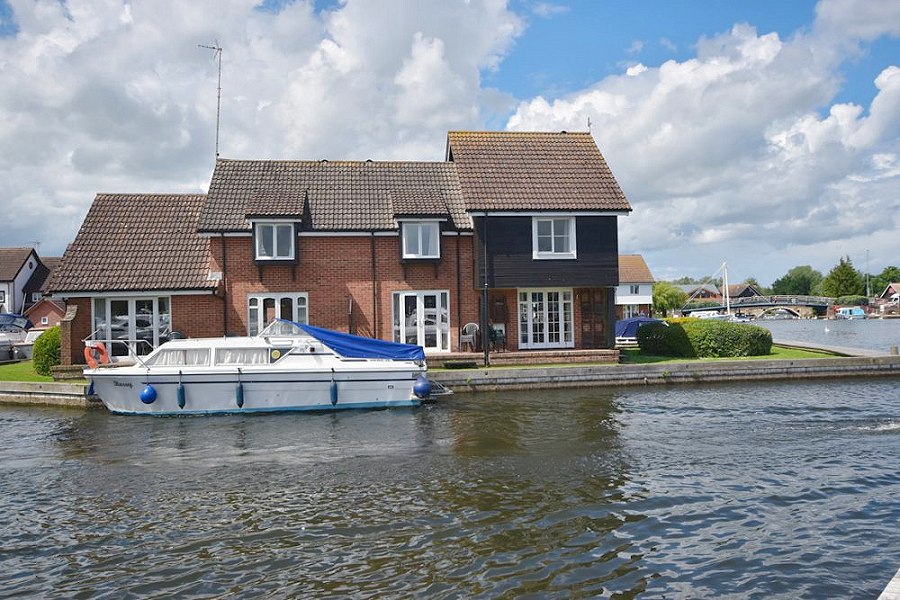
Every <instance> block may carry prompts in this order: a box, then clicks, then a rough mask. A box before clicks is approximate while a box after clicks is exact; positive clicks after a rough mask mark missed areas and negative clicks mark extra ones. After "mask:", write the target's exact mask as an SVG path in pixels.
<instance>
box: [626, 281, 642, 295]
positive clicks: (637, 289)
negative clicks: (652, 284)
mask: <svg viewBox="0 0 900 600" xmlns="http://www.w3.org/2000/svg"><path fill="white" fill-rule="evenodd" d="M628 293H629V294H631V295H632V296H637V295H638V294H640V293H641V285H640V284H638V285H629V286H628Z"/></svg>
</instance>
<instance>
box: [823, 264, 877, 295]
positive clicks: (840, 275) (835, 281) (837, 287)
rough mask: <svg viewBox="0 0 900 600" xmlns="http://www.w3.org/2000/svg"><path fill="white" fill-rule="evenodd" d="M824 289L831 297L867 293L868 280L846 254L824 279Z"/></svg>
mask: <svg viewBox="0 0 900 600" xmlns="http://www.w3.org/2000/svg"><path fill="white" fill-rule="evenodd" d="M822 290H823V291H824V292H825V295H826V296H829V297H831V298H837V297H839V296H862V295H864V294H865V293H866V282H865V281H864V280H863V276H862V275H861V274H860V272H859V271H857V270H856V269H855V268H854V267H853V262H852V261H851V260H850V257H849V256H846V257H844V258H842V259H840V262H839V263H838V264H836V265H835V266H834V268H832V269H831V271H829V272H828V275H826V276H825V279H823V280H822Z"/></svg>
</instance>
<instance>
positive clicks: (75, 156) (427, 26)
mask: <svg viewBox="0 0 900 600" xmlns="http://www.w3.org/2000/svg"><path fill="white" fill-rule="evenodd" d="M258 4H259V2H258V0H199V1H196V2H187V3H186V2H180V1H176V0H153V1H152V2H151V1H150V0H136V1H128V0H68V1H67V2H65V3H61V2H58V1H56V0H39V1H37V2H34V1H32V0H14V1H13V2H11V5H12V8H13V12H14V18H15V21H16V23H17V24H18V33H17V34H16V35H15V36H7V37H0V210H2V211H3V212H4V213H5V214H8V215H10V217H9V218H8V219H5V220H4V221H3V222H2V223H0V244H2V245H4V246H10V245H18V244H23V245H24V244H27V243H29V242H30V241H31V240H36V239H39V240H41V241H42V246H41V250H40V251H41V253H43V254H45V255H53V254H61V253H62V251H63V250H64V248H65V245H66V243H67V242H68V241H71V239H72V238H73V237H74V234H75V232H76V231H77V229H78V226H79V225H80V222H81V219H82V218H83V215H84V214H85V212H86V210H87V207H88V206H89V205H90V202H91V201H92V199H93V197H94V195H95V194H96V193H97V192H101V191H103V192H118V191H121V192H155V191H168V192H179V191H202V190H205V189H206V186H207V185H208V183H209V176H210V173H211V169H212V164H213V146H214V141H215V115H216V62H215V60H214V58H215V57H214V54H213V52H211V51H210V50H207V49H204V48H198V44H204V45H211V44H213V43H215V42H216V41H217V42H218V43H219V44H220V45H221V46H222V47H223V48H224V51H223V55H222V110H221V143H220V153H221V155H222V156H224V157H234V158H243V157H252V158H311V159H316V158H326V157H327V158H362V159H364V158H375V159H391V158H403V159H434V160H439V159H441V158H442V157H443V150H444V143H445V135H446V131H447V129H448V128H451V127H466V128H478V127H480V123H481V119H482V118H483V117H482V112H483V111H488V112H489V113H492V111H493V110H495V109H496V106H489V107H487V108H482V106H481V99H482V97H483V95H484V90H482V89H481V85H480V83H481V81H480V73H481V72H482V71H483V70H491V69H496V68H497V66H498V65H499V64H500V62H501V61H502V59H503V57H504V56H505V54H506V52H507V51H508V49H509V47H510V45H511V44H512V42H513V40H514V39H515V38H516V37H517V36H518V35H519V34H520V33H521V32H522V31H523V28H524V24H523V21H522V20H521V19H520V18H519V17H518V16H517V15H515V14H514V13H512V12H511V11H510V10H508V9H507V8H506V5H505V2H503V1H501V0H470V1H468V2H465V3H450V2H444V1H443V0H429V1H418V2H415V3H410V2H405V1H404V0H386V1H384V2H379V3H374V2H369V1H364V0H362V1H361V0H349V1H347V2H342V3H340V4H338V5H337V6H336V7H335V8H334V9H333V10H330V11H326V12H321V13H317V12H316V11H315V9H314V7H313V5H312V2H310V1H303V0H300V1H297V2H289V3H286V4H285V5H284V6H283V7H282V8H281V9H280V10H279V11H278V12H277V14H273V13H272V12H266V11H261V10H257V9H256V6H257V5H258ZM501 96H502V93H495V94H490V98H491V99H492V102H493V104H494V105H496V104H497V102H499V101H500V98H501ZM507 102H508V101H507ZM25 206H27V207H28V210H22V208H21V207H25Z"/></svg>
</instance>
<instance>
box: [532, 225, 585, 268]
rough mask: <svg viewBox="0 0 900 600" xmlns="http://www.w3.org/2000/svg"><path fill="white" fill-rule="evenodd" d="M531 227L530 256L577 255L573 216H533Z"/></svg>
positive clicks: (543, 257) (562, 257)
mask: <svg viewBox="0 0 900 600" xmlns="http://www.w3.org/2000/svg"><path fill="white" fill-rule="evenodd" d="M531 229H532V257H533V258H534V259H535V260H542V259H571V258H577V257H578V254H577V252H576V251H575V218H574V217H554V218H548V217H534V218H533V219H532V221H531Z"/></svg>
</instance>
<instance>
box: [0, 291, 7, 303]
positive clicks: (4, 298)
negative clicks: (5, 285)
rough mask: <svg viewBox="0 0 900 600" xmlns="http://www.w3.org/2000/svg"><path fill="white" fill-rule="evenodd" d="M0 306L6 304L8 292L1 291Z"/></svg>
mask: <svg viewBox="0 0 900 600" xmlns="http://www.w3.org/2000/svg"><path fill="white" fill-rule="evenodd" d="M0 304H6V290H0Z"/></svg>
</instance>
